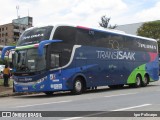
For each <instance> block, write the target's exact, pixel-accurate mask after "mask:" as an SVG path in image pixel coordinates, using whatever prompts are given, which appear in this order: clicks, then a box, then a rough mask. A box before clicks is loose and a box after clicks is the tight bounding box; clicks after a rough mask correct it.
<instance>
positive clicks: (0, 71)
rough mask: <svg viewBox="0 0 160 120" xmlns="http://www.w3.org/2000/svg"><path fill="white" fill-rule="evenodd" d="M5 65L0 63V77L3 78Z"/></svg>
mask: <svg viewBox="0 0 160 120" xmlns="http://www.w3.org/2000/svg"><path fill="white" fill-rule="evenodd" d="M4 67H5V65H0V78H3V69H4Z"/></svg>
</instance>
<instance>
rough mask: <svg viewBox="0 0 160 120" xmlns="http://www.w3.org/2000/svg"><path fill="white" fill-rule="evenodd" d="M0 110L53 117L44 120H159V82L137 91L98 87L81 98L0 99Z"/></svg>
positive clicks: (61, 94) (59, 94)
mask: <svg viewBox="0 0 160 120" xmlns="http://www.w3.org/2000/svg"><path fill="white" fill-rule="evenodd" d="M0 111H12V112H13V111H19V112H22V111H23V112H25V111H37V112H38V111H40V112H42V113H41V114H42V117H43V115H47V112H46V111H48V115H51V116H52V117H53V118H51V117H47V118H46V119H56V120H62V119H63V120H73V119H77V120H79V119H83V120H84V119H87V120H88V119H93V120H94V119H110V120H122V119H123V120H142V119H143V120H150V119H151V120H159V119H160V112H159V111H160V81H157V82H153V83H150V84H149V85H148V86H147V87H140V88H129V87H128V86H125V87H124V88H123V89H117V90H112V89H109V88H108V87H99V88H98V90H89V91H87V92H86V93H83V94H81V95H71V94H70V92H57V93H55V94H54V95H53V96H46V95H45V94H43V93H42V94H32V95H19V96H10V97H3V98H0ZM68 111H69V112H68ZM117 111H118V112H117ZM119 111H120V112H121V113H119ZM76 115H78V116H76ZM156 115H157V116H158V117H157V116H156ZM55 116H56V117H55ZM57 116H58V117H57ZM34 119H35V118H34Z"/></svg>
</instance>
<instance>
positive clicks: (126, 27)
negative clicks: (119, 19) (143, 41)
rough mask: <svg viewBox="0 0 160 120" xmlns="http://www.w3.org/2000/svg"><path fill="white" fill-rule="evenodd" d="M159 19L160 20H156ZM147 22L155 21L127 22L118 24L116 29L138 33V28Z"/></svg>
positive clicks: (128, 32) (133, 33)
mask: <svg viewBox="0 0 160 120" xmlns="http://www.w3.org/2000/svg"><path fill="white" fill-rule="evenodd" d="M155 21H159V20H155ZM147 22H154V21H146V22H140V23H132V24H125V25H118V26H117V28H115V29H116V30H120V31H124V32H125V33H127V34H132V35H137V30H138V28H140V27H141V26H142V25H143V24H144V23H147Z"/></svg>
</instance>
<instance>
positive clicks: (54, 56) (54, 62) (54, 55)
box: [50, 53, 60, 68]
mask: <svg viewBox="0 0 160 120" xmlns="http://www.w3.org/2000/svg"><path fill="white" fill-rule="evenodd" d="M59 58H60V55H59V54H57V53H52V54H51V63H50V64H51V68H57V67H59V66H60V64H59V61H60V60H59Z"/></svg>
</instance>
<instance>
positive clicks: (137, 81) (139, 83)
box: [133, 75, 142, 88]
mask: <svg viewBox="0 0 160 120" xmlns="http://www.w3.org/2000/svg"><path fill="white" fill-rule="evenodd" d="M141 84H142V78H141V76H140V75H137V76H136V79H135V83H134V84H133V87H135V88H138V87H140V86H141Z"/></svg>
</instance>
